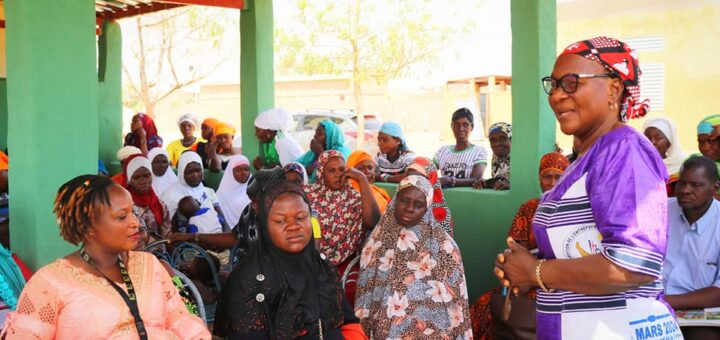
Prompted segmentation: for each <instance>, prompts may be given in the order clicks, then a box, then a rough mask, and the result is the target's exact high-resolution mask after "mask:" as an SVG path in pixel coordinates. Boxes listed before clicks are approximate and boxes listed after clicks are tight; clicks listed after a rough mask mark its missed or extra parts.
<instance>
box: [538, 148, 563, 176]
mask: <svg viewBox="0 0 720 340" xmlns="http://www.w3.org/2000/svg"><path fill="white" fill-rule="evenodd" d="M569 166H570V161H568V159H567V157H565V155H563V154H561V153H559V152H550V153H548V154H545V156H543V157H542V158H541V159H540V169H539V170H540V175H542V174H543V173H545V171H548V170H555V171H557V172H560V173H563V172H565V169H567V167H569Z"/></svg>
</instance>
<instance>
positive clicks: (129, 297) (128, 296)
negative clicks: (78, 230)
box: [80, 248, 148, 340]
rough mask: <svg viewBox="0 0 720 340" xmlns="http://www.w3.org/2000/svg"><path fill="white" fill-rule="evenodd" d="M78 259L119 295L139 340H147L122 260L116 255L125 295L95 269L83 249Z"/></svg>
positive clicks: (93, 263)
mask: <svg viewBox="0 0 720 340" xmlns="http://www.w3.org/2000/svg"><path fill="white" fill-rule="evenodd" d="M80 257H81V258H82V259H83V261H85V262H86V263H87V264H89V265H90V266H91V267H93V269H95V271H96V272H98V273H99V274H100V275H102V276H103V277H104V278H105V280H107V282H108V283H109V284H110V286H112V287H113V288H114V289H115V291H117V292H118V294H120V297H121V298H122V299H123V301H125V304H126V305H127V307H128V308H129V309H130V313H131V314H132V316H133V318H134V319H135V327H136V328H137V331H138V335H139V336H140V340H147V338H148V337H147V331H146V330H145V323H144V322H143V320H142V317H141V316H140V309H139V308H138V303H137V295H136V294H135V287H134V286H133V283H132V280H130V274H129V273H128V270H127V267H126V266H125V263H124V262H123V260H122V258H121V257H120V256H119V255H118V259H117V264H118V267H120V275H121V276H122V280H123V282H124V283H125V288H127V293H125V291H123V290H122V288H120V287H119V286H118V285H117V284H115V282H113V280H110V278H109V277H107V275H105V274H103V272H101V271H100V270H99V269H98V268H97V266H96V265H95V261H93V259H92V257H90V254H88V253H87V251H85V248H80Z"/></svg>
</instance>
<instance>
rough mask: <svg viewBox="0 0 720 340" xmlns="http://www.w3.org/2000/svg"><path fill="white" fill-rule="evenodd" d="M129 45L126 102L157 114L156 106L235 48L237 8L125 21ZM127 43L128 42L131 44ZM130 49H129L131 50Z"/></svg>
mask: <svg viewBox="0 0 720 340" xmlns="http://www.w3.org/2000/svg"><path fill="white" fill-rule="evenodd" d="M121 26H122V28H123V31H124V32H123V35H124V36H125V37H131V38H132V39H124V41H125V45H126V46H125V47H124V49H128V50H130V51H131V53H132V56H133V58H129V59H128V58H124V60H123V71H124V75H125V76H124V79H123V80H124V84H123V89H124V91H123V101H124V103H125V105H126V106H128V107H131V108H133V109H135V110H138V111H142V112H146V113H148V114H149V115H155V110H154V109H155V106H156V105H157V103H158V102H160V101H162V100H164V99H166V98H167V97H168V96H170V95H171V94H172V93H174V92H175V91H178V90H180V89H182V88H184V87H186V86H189V85H191V84H194V83H196V82H198V81H200V80H202V79H204V78H205V77H206V76H208V75H209V74H210V73H212V72H213V71H215V70H216V69H217V67H218V66H220V64H222V63H223V62H225V61H226V60H227V59H228V58H229V57H230V55H231V54H232V53H233V52H234V51H235V50H237V49H238V48H237V46H238V45H239V40H238V39H239V15H237V11H234V10H227V9H219V8H213V7H204V6H187V7H181V8H176V9H171V10H165V11H159V12H155V13H151V14H147V15H143V16H139V17H136V18H134V19H128V20H126V21H123V22H121ZM128 45H129V46H128ZM128 47H129V48H128Z"/></svg>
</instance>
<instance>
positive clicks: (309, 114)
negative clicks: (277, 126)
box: [288, 109, 378, 155]
mask: <svg viewBox="0 0 720 340" xmlns="http://www.w3.org/2000/svg"><path fill="white" fill-rule="evenodd" d="M351 117H352V116H351V115H347V114H342V113H336V112H334V111H332V110H316V109H313V110H308V111H305V112H299V113H296V114H294V115H293V125H292V126H291V127H290V129H289V131H288V132H289V133H290V135H292V136H293V138H295V140H296V141H297V142H298V144H300V147H302V148H303V149H305V150H309V149H310V141H311V140H312V139H313V136H314V135H315V129H317V127H318V125H319V124H320V122H321V121H323V120H326V119H327V120H332V121H333V122H335V124H337V125H338V126H340V129H341V130H342V131H343V134H344V135H345V144H346V145H347V146H348V147H349V148H350V149H352V150H355V149H356V148H357V124H355V122H354V121H353V119H352V118H351ZM364 149H365V151H367V152H369V153H370V154H371V155H375V154H376V153H377V151H378V148H377V134H376V133H372V132H371V131H368V130H366V131H365V146H364Z"/></svg>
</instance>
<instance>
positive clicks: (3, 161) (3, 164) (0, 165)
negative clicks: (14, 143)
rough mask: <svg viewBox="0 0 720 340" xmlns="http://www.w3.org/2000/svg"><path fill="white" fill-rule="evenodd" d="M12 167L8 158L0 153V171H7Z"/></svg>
mask: <svg viewBox="0 0 720 340" xmlns="http://www.w3.org/2000/svg"><path fill="white" fill-rule="evenodd" d="M9 166H10V160H9V159H8V156H7V155H6V154H5V153H4V152H2V151H0V170H7V169H8V167H9Z"/></svg>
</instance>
